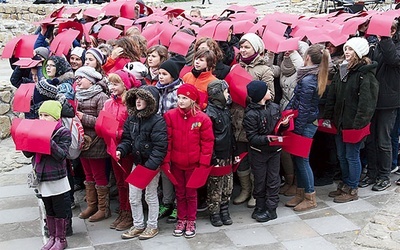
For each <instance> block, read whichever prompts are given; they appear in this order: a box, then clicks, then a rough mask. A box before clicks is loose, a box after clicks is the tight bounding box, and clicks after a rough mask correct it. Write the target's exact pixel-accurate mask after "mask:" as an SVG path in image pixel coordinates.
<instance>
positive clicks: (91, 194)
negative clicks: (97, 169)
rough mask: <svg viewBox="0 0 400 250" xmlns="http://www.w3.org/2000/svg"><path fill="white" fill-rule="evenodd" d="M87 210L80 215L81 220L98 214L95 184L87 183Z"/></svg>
mask: <svg viewBox="0 0 400 250" xmlns="http://www.w3.org/2000/svg"><path fill="white" fill-rule="evenodd" d="M85 190H86V203H87V208H86V209H85V210H84V211H82V212H81V213H80V214H79V218H81V219H87V218H89V217H90V216H92V215H93V214H94V213H96V212H97V193H96V189H95V183H94V182H86V181H85Z"/></svg>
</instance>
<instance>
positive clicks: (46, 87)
mask: <svg viewBox="0 0 400 250" xmlns="http://www.w3.org/2000/svg"><path fill="white" fill-rule="evenodd" d="M59 83H60V81H59V80H58V79H57V78H54V79H53V80H51V79H46V78H42V79H41V80H40V81H38V83H36V89H37V91H38V92H39V93H40V94H41V95H43V96H46V97H48V98H49V99H56V96H57V94H58V89H57V85H58V84H59Z"/></svg>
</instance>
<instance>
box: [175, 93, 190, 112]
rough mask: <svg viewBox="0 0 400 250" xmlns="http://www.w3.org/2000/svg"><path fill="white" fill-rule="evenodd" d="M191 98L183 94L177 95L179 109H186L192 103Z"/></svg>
mask: <svg viewBox="0 0 400 250" xmlns="http://www.w3.org/2000/svg"><path fill="white" fill-rule="evenodd" d="M192 102H193V101H192V99H190V98H189V97H187V96H184V95H178V107H179V108H181V109H188V108H190V106H191V105H192Z"/></svg>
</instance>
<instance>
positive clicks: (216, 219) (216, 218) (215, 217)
mask: <svg viewBox="0 0 400 250" xmlns="http://www.w3.org/2000/svg"><path fill="white" fill-rule="evenodd" d="M210 221H211V225H213V226H214V227H220V226H222V225H223V223H222V220H221V216H220V215H219V214H212V215H210Z"/></svg>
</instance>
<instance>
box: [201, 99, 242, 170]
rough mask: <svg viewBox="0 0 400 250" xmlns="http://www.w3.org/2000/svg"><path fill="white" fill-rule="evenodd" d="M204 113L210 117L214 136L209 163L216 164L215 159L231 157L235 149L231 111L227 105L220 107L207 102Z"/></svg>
mask: <svg viewBox="0 0 400 250" xmlns="http://www.w3.org/2000/svg"><path fill="white" fill-rule="evenodd" d="M206 114H207V115H208V116H209V117H210V119H211V122H212V125H213V133H214V138H215V140H214V153H213V157H212V162H211V165H216V164H217V159H232V155H233V153H234V150H235V149H236V142H235V137H234V136H233V130H232V119H231V113H230V112H229V109H228V107H220V106H217V105H215V104H213V103H211V102H208V106H207V110H206Z"/></svg>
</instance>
